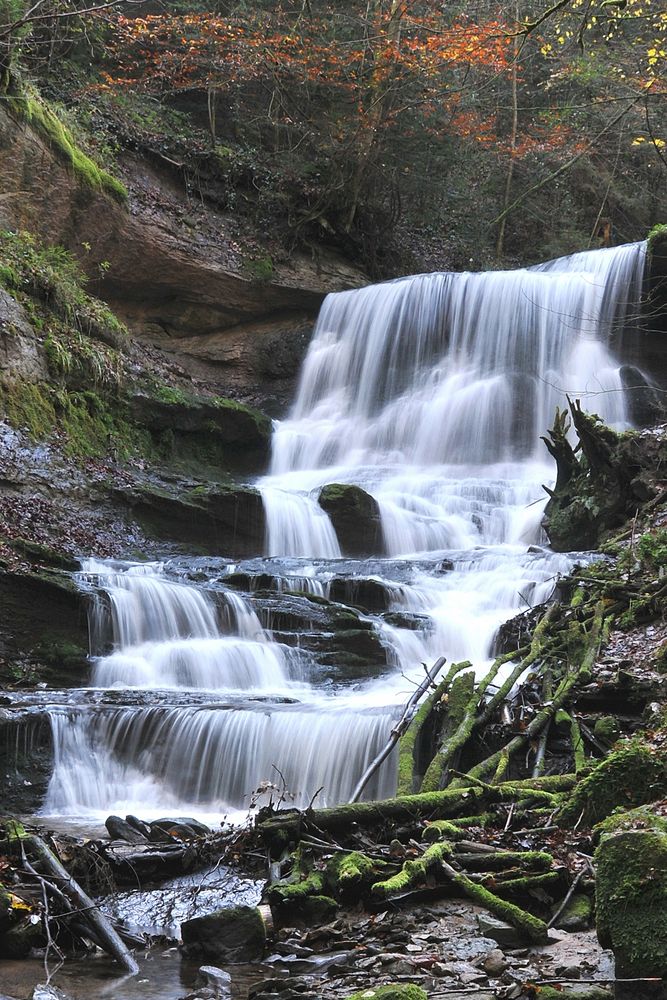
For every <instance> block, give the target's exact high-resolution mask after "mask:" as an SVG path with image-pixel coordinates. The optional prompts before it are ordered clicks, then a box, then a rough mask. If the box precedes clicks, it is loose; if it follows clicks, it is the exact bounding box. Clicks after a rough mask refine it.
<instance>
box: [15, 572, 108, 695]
mask: <svg viewBox="0 0 667 1000" xmlns="http://www.w3.org/2000/svg"><path fill="white" fill-rule="evenodd" d="M0 606H1V607H2V620H1V621H0V657H2V658H4V659H5V660H7V661H10V660H12V659H14V658H17V657H27V658H28V660H29V661H30V662H31V663H32V664H33V666H34V668H35V669H38V670H39V674H40V676H41V677H42V678H43V679H44V680H48V682H49V683H52V684H58V685H62V686H68V685H69V686H72V685H75V686H78V685H81V684H82V683H84V682H85V679H86V673H87V670H88V617H87V613H86V598H85V597H84V595H83V594H82V593H81V592H80V591H79V590H78V588H77V586H76V584H75V583H74V582H73V580H72V579H71V577H69V576H68V575H67V574H66V573H64V572H61V571H58V570H47V569H43V570H40V571H39V572H34V573H33V572H7V571H2V570H0Z"/></svg>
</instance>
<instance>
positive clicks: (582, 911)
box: [555, 892, 593, 931]
mask: <svg viewBox="0 0 667 1000" xmlns="http://www.w3.org/2000/svg"><path fill="white" fill-rule="evenodd" d="M592 919H593V901H592V899H591V897H590V896H587V895H586V893H584V892H575V894H574V896H572V898H571V899H570V901H569V902H568V904H567V906H566V907H565V909H564V910H563V912H562V913H561V914H560V916H559V917H558V919H557V920H556V923H555V926H556V927H558V928H560V929H561V930H564V931H579V930H584V929H585V928H586V927H588V926H589V925H590V923H591V920H592Z"/></svg>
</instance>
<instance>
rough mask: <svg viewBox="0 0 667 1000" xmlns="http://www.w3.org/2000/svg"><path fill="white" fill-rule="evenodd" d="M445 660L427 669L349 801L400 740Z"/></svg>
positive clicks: (441, 658) (354, 799)
mask: <svg viewBox="0 0 667 1000" xmlns="http://www.w3.org/2000/svg"><path fill="white" fill-rule="evenodd" d="M446 662H447V661H446V660H445V657H444V656H441V657H440V658H439V659H438V660H436V662H435V663H434V664H433V666H432V667H431V669H430V670H429V671H427V673H426V676H425V677H424V680H423V681H422V682H421V684H420V685H419V687H418V688H417V689H416V690H415V691H414V692H413V694H412V695H411V697H410V699H409V701H408V703H407V705H406V706H405V708H404V709H403V714H402V715H401V718H400V719H399V720H398V722H397V723H396V725H395V726H394V728H393V729H392V731H391V733H390V734H389V739H388V741H387V743H386V745H385V747H384V748H383V749H382V750H381V751H380V753H379V754H378V755H377V757H375V759H374V760H372V761H371V763H370V764H369V765H368V767H367V768H366V770H365V771H364V773H363V774H362V776H361V778H360V779H359V781H358V782H357V785H356V788H355V789H354V791H353V792H352V797H351V799H350V802H358V801H359V797H360V795H361V793H362V792H363V790H364V788H365V787H366V785H367V784H368V782H369V781H370V779H371V778H372V777H373V775H374V774H375V772H376V771H377V769H378V768H379V767H380V765H381V764H382V762H383V761H385V760H386V759H387V757H388V756H389V754H390V753H391V751H392V750H393V749H394V747H395V746H396V744H397V743H398V741H399V740H400V738H401V736H402V735H403V733H404V732H405V731H406V730H407V728H408V726H409V725H410V722H411V721H412V719H413V717H414V714H415V712H416V710H417V705H418V704H419V701H420V700H421V698H422V697H423V695H424V694H425V693H426V692H427V691H428V689H429V688H430V687H431V685H432V684H433V681H434V680H435V678H436V677H437V676H438V674H439V673H440V671H441V670H442V668H443V667H444V665H445V663H446Z"/></svg>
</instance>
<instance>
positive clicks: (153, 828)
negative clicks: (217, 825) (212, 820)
mask: <svg viewBox="0 0 667 1000" xmlns="http://www.w3.org/2000/svg"><path fill="white" fill-rule="evenodd" d="M149 826H150V835H149V839H150V840H151V841H152V842H153V843H154V844H162V843H164V842H165V841H170V840H194V838H195V837H206V836H208V834H209V833H210V832H211V831H210V829H209V827H208V826H206V825H205V824H204V823H200V822H199V820H196V819H192V818H191V817H190V816H181V817H178V818H176V819H172V818H171V817H167V818H165V817H163V818H162V819H156V820H155V821H154V822H153V823H150V824H149Z"/></svg>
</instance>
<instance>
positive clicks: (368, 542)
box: [318, 483, 384, 557]
mask: <svg viewBox="0 0 667 1000" xmlns="http://www.w3.org/2000/svg"><path fill="white" fill-rule="evenodd" d="M318 502H319V505H320V507H321V508H322V510H324V511H326V513H327V514H328V515H329V517H330V518H331V523H332V524H333V526H334V529H335V532H336V535H337V536H338V541H339V543H340V547H341V549H342V551H343V553H344V554H345V555H348V556H355V557H356V556H362V557H363V556H372V555H379V554H381V553H382V552H383V549H384V544H383V535H382V523H381V520H380V508H379V507H378V503H377V500H375V499H374V497H372V496H370V494H369V493H366V491H365V490H362V489H361V487H359V486H351V485H349V484H346V483H329V485H328V486H324V487H323V488H322V490H321V491H320V495H319V500H318Z"/></svg>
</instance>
